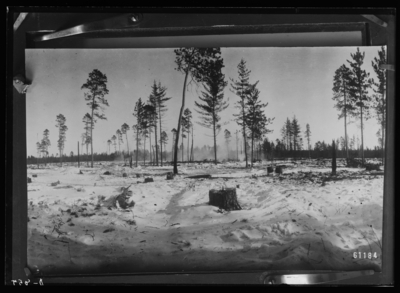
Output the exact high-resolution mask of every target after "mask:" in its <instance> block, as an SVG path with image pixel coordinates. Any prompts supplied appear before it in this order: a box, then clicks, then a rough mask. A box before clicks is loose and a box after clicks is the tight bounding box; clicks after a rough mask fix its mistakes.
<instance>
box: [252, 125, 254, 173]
mask: <svg viewBox="0 0 400 293" xmlns="http://www.w3.org/2000/svg"><path fill="white" fill-rule="evenodd" d="M253 148H254V133H253V131H252V132H251V168H253Z"/></svg>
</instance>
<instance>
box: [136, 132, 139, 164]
mask: <svg viewBox="0 0 400 293" xmlns="http://www.w3.org/2000/svg"><path fill="white" fill-rule="evenodd" d="M138 155H139V129H138V128H136V168H137V166H138Z"/></svg>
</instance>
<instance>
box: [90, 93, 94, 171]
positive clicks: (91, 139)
mask: <svg viewBox="0 0 400 293" xmlns="http://www.w3.org/2000/svg"><path fill="white" fill-rule="evenodd" d="M92 104H94V98H93V101H92ZM93 110H94V109H93V107H92V116H91V119H90V124H91V127H90V152H91V154H92V162H91V164H90V166H91V168H93Z"/></svg>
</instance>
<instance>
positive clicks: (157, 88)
mask: <svg viewBox="0 0 400 293" xmlns="http://www.w3.org/2000/svg"><path fill="white" fill-rule="evenodd" d="M174 53H175V57H176V58H175V63H176V65H177V67H176V68H175V69H176V70H177V71H179V72H181V73H182V74H183V75H184V83H183V91H182V103H181V108H180V112H179V116H178V124H177V128H176V129H175V128H174V129H172V131H171V132H172V140H173V144H172V150H171V157H172V160H173V164H174V169H173V170H174V173H177V172H178V169H177V162H178V158H179V157H178V150H179V149H180V150H181V159H182V161H184V155H185V146H184V141H186V160H187V161H193V160H194V155H193V141H194V126H193V124H194V121H193V117H192V112H191V110H190V109H189V108H185V102H186V101H185V100H186V88H187V86H188V84H189V83H191V82H193V83H195V84H196V85H197V86H199V85H202V88H203V90H202V91H201V96H199V97H198V99H199V102H198V101H194V104H195V110H196V112H197V113H199V114H200V117H199V119H200V121H196V123H197V124H199V125H200V126H202V127H205V128H207V129H210V130H211V132H212V137H213V144H214V147H213V152H214V162H215V164H216V163H217V142H216V141H217V136H218V134H219V133H220V131H221V129H222V126H223V125H225V124H226V123H227V122H222V121H221V116H220V114H221V112H222V111H223V110H225V109H226V108H227V107H228V106H229V103H228V101H229V98H225V96H224V89H225V87H226V86H227V85H228V82H227V81H226V80H225V75H224V74H223V73H222V68H223V67H224V60H223V58H222V57H221V51H220V48H180V49H176V50H174ZM350 55H351V58H352V60H351V61H349V60H347V62H348V63H349V65H350V68H349V67H347V66H346V65H342V66H340V68H338V69H337V70H336V71H335V76H334V84H333V85H334V86H333V93H334V96H333V100H335V101H336V104H335V107H336V108H337V109H338V110H339V111H340V115H339V119H340V118H344V126H345V127H344V128H345V135H344V138H341V139H340V141H339V140H338V141H337V142H336V144H337V145H338V146H339V145H342V146H344V148H345V149H346V153H347V157H348V148H349V142H348V134H347V124H348V122H347V120H348V117H357V118H359V119H360V125H361V155H362V159H363V160H364V146H363V145H364V119H368V118H370V116H371V111H370V110H371V109H373V110H375V113H376V117H377V118H378V121H379V123H380V125H381V129H380V131H379V132H378V136H379V142H380V144H381V148H382V156H383V149H384V133H385V119H386V117H385V115H386V113H385V109H386V102H385V90H386V76H385V72H384V70H382V69H381V68H380V65H381V64H384V63H386V54H385V50H384V47H382V48H381V50H380V51H378V58H375V59H374V60H373V61H372V67H373V69H374V71H375V73H376V74H377V76H378V81H374V80H373V79H371V78H369V73H367V72H366V71H365V70H363V69H362V65H363V60H364V57H365V53H361V52H360V50H359V48H357V52H356V53H354V54H350ZM237 68H238V78H237V79H236V80H235V79H232V78H230V91H231V92H232V93H234V94H235V95H236V96H237V97H238V100H237V101H236V102H235V107H236V109H237V110H238V112H237V113H236V114H234V117H235V121H236V123H237V124H238V126H239V127H240V131H238V130H237V131H236V132H235V135H236V159H238V158H239V140H240V147H241V152H243V151H244V157H245V162H246V168H247V167H248V166H249V163H248V160H249V157H250V161H251V166H253V161H254V159H255V158H260V157H261V155H260V154H261V153H262V152H263V151H264V153H265V154H269V155H270V156H271V154H273V153H274V152H276V153H282V152H283V153H285V152H286V154H288V153H290V154H292V155H293V156H294V157H296V154H297V153H298V151H301V150H303V149H304V146H303V138H302V137H301V129H300V125H299V123H298V120H297V118H296V117H295V116H294V117H293V118H292V120H290V119H289V118H287V120H286V122H285V124H284V126H283V127H282V129H281V138H282V139H281V140H279V139H277V140H276V144H274V143H273V142H269V141H268V139H267V138H266V137H265V136H266V134H268V133H270V132H272V130H270V129H268V125H270V124H272V123H273V120H274V118H267V117H266V115H265V108H266V107H267V106H268V103H262V102H261V93H260V91H259V90H258V89H257V85H258V81H257V82H255V83H251V82H250V73H251V71H250V70H248V69H247V67H246V61H245V60H243V59H242V60H241V61H240V63H239V64H238V66H237ZM189 79H190V80H189ZM370 88H372V89H373V92H374V94H372V95H371V94H370V92H369V89H370ZM81 89H82V90H84V91H85V92H84V98H85V101H86V102H87V105H88V106H89V109H90V111H89V112H90V113H89V112H88V113H86V114H85V115H84V117H83V123H84V132H83V133H82V146H86V154H87V156H88V155H89V151H88V148H89V145H90V153H91V167H93V159H94V158H93V130H94V125H95V123H96V122H97V120H98V119H100V120H106V119H107V118H106V117H105V114H104V109H105V108H104V106H109V104H108V101H107V100H106V98H105V96H106V95H107V94H108V93H109V91H108V89H107V76H106V75H105V74H103V73H102V72H101V71H100V70H98V69H94V70H93V71H92V72H91V73H89V77H88V79H87V81H86V83H84V84H83V85H82V86H81ZM166 91H167V88H166V87H165V86H163V85H161V83H160V82H158V83H156V81H154V84H153V85H152V86H151V91H150V95H149V97H148V99H147V101H142V98H139V99H138V101H137V102H136V104H135V107H134V111H133V113H132V114H133V116H134V120H135V124H134V125H132V128H131V127H130V126H129V125H128V124H127V123H124V124H123V125H122V126H121V128H120V129H117V130H116V132H115V134H114V135H113V136H112V137H111V139H109V140H107V147H108V153H110V148H111V146H112V145H113V146H114V152H115V153H119V154H122V155H124V152H122V153H121V145H122V144H123V143H124V141H123V139H124V135H125V139H126V144H127V145H126V146H127V155H128V157H129V158H130V161H131V166H132V154H134V153H135V156H136V158H135V160H136V166H137V165H138V159H139V152H140V151H142V154H143V155H144V158H143V159H144V163H146V151H147V150H146V149H147V145H146V142H147V143H148V148H149V161H151V162H154V163H155V164H156V165H159V164H160V165H161V166H163V162H165V161H166V152H167V151H166V144H167V141H168V135H167V132H166V131H165V129H164V128H163V117H164V115H165V112H166V111H167V108H166V102H167V101H168V100H170V99H171V97H167V96H166V95H167V93H166ZM56 121H57V125H56V126H57V127H58V129H59V139H58V145H57V146H58V149H59V156H60V162H61V163H62V154H63V150H64V144H65V141H66V131H67V130H68V128H67V126H66V125H65V122H66V119H65V117H64V116H63V115H62V114H59V115H58V116H57V119H56ZM130 129H132V130H133V131H134V137H135V141H136V149H135V150H133V152H132V151H130V150H129V144H128V131H129V130H130ZM239 134H240V136H241V139H239ZM304 134H305V138H306V140H307V150H308V151H309V157H311V150H312V148H311V140H310V137H311V130H310V126H309V124H307V125H306V131H305V133H304ZM153 135H154V138H153V144H152V136H153ZM231 137H232V135H231V132H230V131H229V130H228V129H225V131H224V138H225V142H226V145H227V154H228V159H229V151H230V150H229V145H230V141H231ZM180 139H181V144H180V145H179V140H180ZM186 139H187V140H186ZM190 141H191V146H190ZM351 143H353V144H354V142H350V144H351ZM321 144H322V143H320V142H317V143H316V145H315V147H314V150H319V149H321V148H322V149H323V148H324V147H323V146H321ZM117 145H118V152H117ZM49 146H50V140H49V131H48V130H47V129H46V130H45V131H44V134H43V139H42V140H41V141H40V142H37V150H38V154H42V157H43V156H46V155H47V156H48V148H49ZM141 148H142V149H143V150H140V149H141ZM88 162H89V160H88Z"/></svg>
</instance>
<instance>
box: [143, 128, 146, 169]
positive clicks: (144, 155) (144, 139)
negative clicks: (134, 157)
mask: <svg viewBox="0 0 400 293" xmlns="http://www.w3.org/2000/svg"><path fill="white" fill-rule="evenodd" d="M143 166H146V134H145V135H144V137H143Z"/></svg>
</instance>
